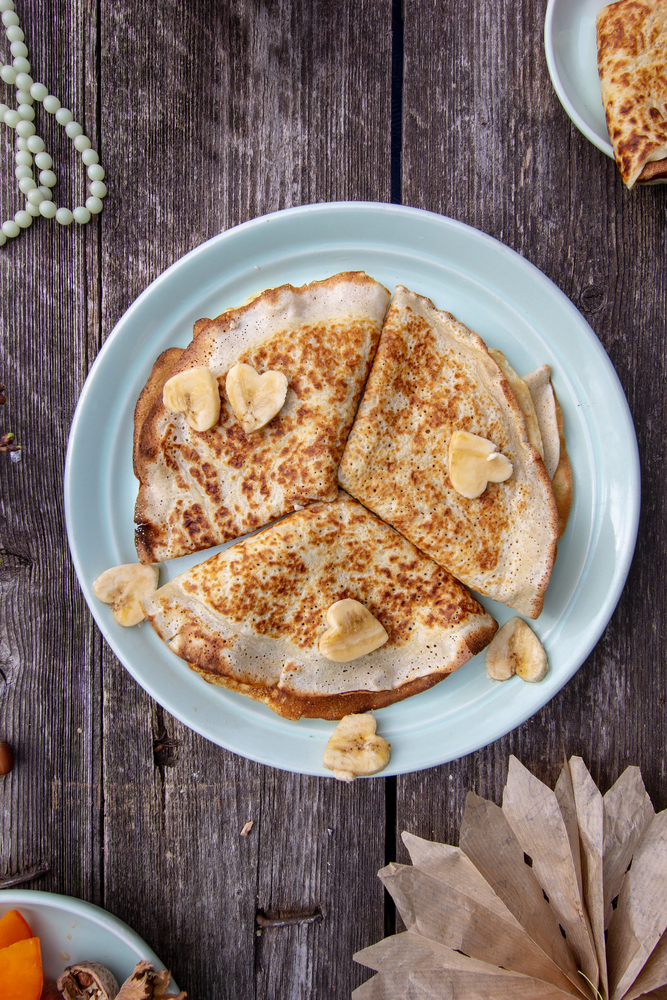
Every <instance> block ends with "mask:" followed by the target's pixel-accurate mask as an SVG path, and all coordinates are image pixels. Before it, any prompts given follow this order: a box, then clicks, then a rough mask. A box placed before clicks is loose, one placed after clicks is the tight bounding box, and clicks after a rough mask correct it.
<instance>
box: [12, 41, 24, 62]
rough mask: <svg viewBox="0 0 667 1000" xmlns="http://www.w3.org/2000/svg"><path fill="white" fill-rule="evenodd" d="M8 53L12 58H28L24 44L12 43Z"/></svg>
mask: <svg viewBox="0 0 667 1000" xmlns="http://www.w3.org/2000/svg"><path fill="white" fill-rule="evenodd" d="M9 51H10V52H11V54H12V55H13V56H23V57H24V58H27V56H28V46H27V45H26V43H25V42H12V44H11V45H10V46H9Z"/></svg>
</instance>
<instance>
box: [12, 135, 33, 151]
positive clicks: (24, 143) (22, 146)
mask: <svg viewBox="0 0 667 1000" xmlns="http://www.w3.org/2000/svg"><path fill="white" fill-rule="evenodd" d="M33 138H34V136H33ZM16 148H17V149H19V150H23V151H25V150H26V149H28V140H27V139H23V138H22V137H21V136H19V137H18V139H17V140H16Z"/></svg>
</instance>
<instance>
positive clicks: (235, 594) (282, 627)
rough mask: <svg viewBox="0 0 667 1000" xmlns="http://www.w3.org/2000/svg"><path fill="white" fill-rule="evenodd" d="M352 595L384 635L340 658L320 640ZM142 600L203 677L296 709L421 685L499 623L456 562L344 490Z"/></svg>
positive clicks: (339, 712) (378, 698) (291, 712)
mask: <svg viewBox="0 0 667 1000" xmlns="http://www.w3.org/2000/svg"><path fill="white" fill-rule="evenodd" d="M345 599H352V600H355V601H359V602H360V603H361V604H363V605H364V606H365V607H366V608H367V609H368V610H369V611H370V612H371V614H372V615H373V616H374V617H375V618H376V619H377V620H378V621H379V622H380V623H381V625H382V626H383V627H384V628H385V629H386V631H387V633H388V640H387V641H386V643H385V644H384V645H382V646H381V647H380V648H379V649H376V650H375V651H374V652H371V653H367V654H365V655H363V656H360V657H358V658H357V659H354V660H351V661H349V662H342V663H341V662H333V661H332V660H330V659H327V658H325V657H324V656H323V655H322V654H321V653H320V651H319V647H318V640H319V638H320V637H321V636H322V634H323V633H324V632H325V631H326V630H327V628H328V623H327V619H326V613H327V611H328V609H329V608H330V607H331V606H332V605H333V604H335V603H336V602H338V601H341V600H345ZM143 606H144V610H145V613H146V617H147V618H148V620H149V621H150V622H151V624H152V625H153V627H154V628H155V630H156V631H157V633H158V635H159V636H160V637H161V638H162V639H163V640H164V641H165V642H166V643H167V644H168V646H169V648H170V649H171V650H173V652H174V653H176V654H177V655H178V656H180V657H182V658H183V659H184V660H186V661H187V663H188V664H189V665H190V667H191V668H192V669H193V670H195V671H196V672H197V673H199V674H201V675H202V677H204V678H205V680H207V681H209V682H211V683H212V684H218V685H221V686H223V687H226V688H229V689H231V690H233V691H239V692H241V693H242V694H246V695H249V696H250V697H251V698H254V699H256V700H257V701H263V702H265V703H266V704H267V705H268V706H269V707H270V708H272V709H273V710H274V711H275V712H277V713H278V714H279V715H282V716H284V717H285V718H288V719H298V718H300V717H302V716H306V717H311V718H322V719H340V718H342V717H343V716H344V715H349V714H351V713H355V712H363V711H366V710H368V709H373V708H380V707H382V706H384V705H389V704H391V703H393V702H396V701H400V700H401V699H403V698H407V697H408V696H409V695H413V694H416V693H418V692H420V691H424V690H425V689H427V688H430V687H432V686H433V685H434V684H436V683H437V682H438V681H440V680H442V678H443V677H445V676H446V675H447V674H449V673H451V672H452V671H453V670H456V669H457V667H459V666H461V664H463V663H465V662H466V661H467V660H469V659H470V657H471V656H472V655H473V654H474V653H476V652H479V651H480V650H481V649H483V648H484V646H486V645H487V644H488V643H489V642H490V640H491V638H492V637H493V635H494V633H495V631H496V628H497V626H496V623H495V621H494V620H493V618H491V616H490V615H488V614H487V613H486V612H485V611H484V608H483V607H481V605H480V604H479V603H478V602H477V601H476V600H475V599H474V597H473V596H472V595H471V594H470V593H468V591H467V590H466V589H465V588H464V587H462V586H461V584H459V583H458V582H457V581H456V580H454V579H453V578H452V577H451V576H450V575H449V573H447V572H446V571H445V570H443V569H442V567H440V566H438V565H437V564H436V563H435V562H433V560H431V559H429V558H427V557H426V556H425V555H423V553H421V552H420V551H419V550H418V549H417V548H415V546H414V545H412V544H411V543H410V542H408V541H407V540H406V539H405V538H402V537H401V536H400V535H399V534H398V533H397V532H396V531H394V530H393V528H391V527H389V525H387V524H384V523H383V522H382V521H380V520H379V518H377V517H375V516H374V515H373V514H371V513H370V512H369V511H368V510H366V509H365V508H364V507H362V506H361V504H359V503H357V502H356V501H355V500H353V499H352V498H351V497H349V496H347V495H346V494H345V493H343V492H341V493H340V494H339V496H338V497H337V499H336V500H335V501H334V502H332V503H327V504H316V505H314V506H311V507H309V508H307V509H306V510H303V511H299V512H297V513H294V514H291V515H290V516H289V517H286V518H284V519H283V520H282V521H279V522H278V523H277V524H274V525H271V526H269V527H268V528H265V529H264V530H263V531H261V532H259V533H258V534H256V535H254V536H253V537H251V538H248V539H244V540H242V541H240V542H238V543H237V544H236V545H234V546H232V547H231V548H229V549H226V550H225V551H223V552H220V553H218V554H217V555H215V556H212V557H211V558H210V559H207V560H206V561H205V562H203V563H201V564H200V565H199V566H196V567H195V568H194V569H191V570H189V571H187V572H186V573H183V574H181V575H180V576H178V577H176V578H175V579H174V580H172V581H171V582H170V583H168V584H167V585H166V586H164V587H161V588H160V590H158V591H157V592H156V593H155V594H154V595H153V597H151V598H150V599H148V600H146V601H144V604H143Z"/></svg>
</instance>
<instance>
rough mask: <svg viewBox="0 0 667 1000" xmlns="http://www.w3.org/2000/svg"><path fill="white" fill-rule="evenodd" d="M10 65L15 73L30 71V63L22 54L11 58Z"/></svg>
mask: <svg viewBox="0 0 667 1000" xmlns="http://www.w3.org/2000/svg"><path fill="white" fill-rule="evenodd" d="M12 65H13V67H14V69H15V70H16V72H17V73H29V72H30V63H29V62H28V60H27V59H24V58H23V56H17V57H16V58H15V59H12Z"/></svg>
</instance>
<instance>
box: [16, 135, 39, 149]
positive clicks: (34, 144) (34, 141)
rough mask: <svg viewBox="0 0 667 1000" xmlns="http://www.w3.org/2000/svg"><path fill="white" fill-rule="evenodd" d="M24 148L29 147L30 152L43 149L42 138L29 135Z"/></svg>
mask: <svg viewBox="0 0 667 1000" xmlns="http://www.w3.org/2000/svg"><path fill="white" fill-rule="evenodd" d="M20 148H21V147H20V146H19V149H20ZM26 149H29V150H30V152H31V153H41V152H42V150H43V149H44V140H43V139H40V137H39V136H38V135H31V136H29V138H28V140H27V146H26Z"/></svg>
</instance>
